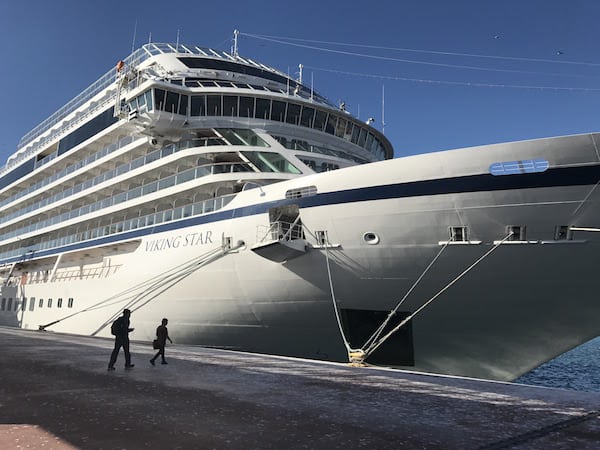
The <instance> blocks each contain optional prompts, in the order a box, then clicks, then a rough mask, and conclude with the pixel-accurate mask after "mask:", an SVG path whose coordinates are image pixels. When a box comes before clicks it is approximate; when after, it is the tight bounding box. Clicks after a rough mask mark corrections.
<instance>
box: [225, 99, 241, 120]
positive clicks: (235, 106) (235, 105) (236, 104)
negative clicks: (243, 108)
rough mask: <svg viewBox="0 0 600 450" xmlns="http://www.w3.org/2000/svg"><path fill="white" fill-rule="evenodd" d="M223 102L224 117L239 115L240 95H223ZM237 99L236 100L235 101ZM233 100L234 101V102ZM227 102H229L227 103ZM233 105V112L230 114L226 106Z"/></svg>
mask: <svg viewBox="0 0 600 450" xmlns="http://www.w3.org/2000/svg"><path fill="white" fill-rule="evenodd" d="M222 97H223V98H222V101H221V104H222V106H223V109H222V113H223V117H237V116H238V111H239V102H240V97H239V96H238V95H223V96H222ZM233 99H235V101H233ZM232 101H233V102H232ZM226 102H228V103H227V104H226ZM230 107H231V114H228V112H227V111H226V108H227V109H229V108H230Z"/></svg>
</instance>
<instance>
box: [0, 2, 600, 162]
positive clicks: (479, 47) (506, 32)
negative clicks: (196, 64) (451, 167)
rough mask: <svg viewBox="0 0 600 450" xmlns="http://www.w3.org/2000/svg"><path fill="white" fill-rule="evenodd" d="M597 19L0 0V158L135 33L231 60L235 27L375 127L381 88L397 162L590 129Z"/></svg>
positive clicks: (506, 9)
mask: <svg viewBox="0 0 600 450" xmlns="http://www.w3.org/2000/svg"><path fill="white" fill-rule="evenodd" d="M599 16H600V2H597V1H593V0H570V1H569V2H565V1H558V0H528V1H526V0H520V1H519V0H503V1H486V0H468V1H467V0H465V1H450V0H420V1H403V0H396V1H375V0H373V1H370V2H366V1H356V0H345V1H335V2H333V1H328V0H321V1H314V0H308V1H303V2H281V1H270V0H253V1H247V0H244V1H239V0H231V1H228V2H173V1H169V2H166V1H165V2H163V1H155V0H146V1H138V0H129V1H113V0H104V1H101V2H97V1H87V0H79V1H76V0H55V1H47V0H22V1H19V2H16V1H10V2H9V1H4V2H2V4H0V34H1V36H2V39H0V58H1V59H0V60H1V61H2V63H1V64H0V85H1V86H2V88H3V89H2V98H1V100H0V104H1V105H2V107H1V108H0V160H2V162H4V161H5V160H6V158H7V157H8V156H9V155H10V154H12V153H13V151H14V150H15V149H16V146H17V143H18V141H19V139H20V138H21V136H22V135H24V134H25V133H27V132H28V131H29V130H30V129H32V128H33V127H35V126H36V125H37V124H38V123H39V122H41V121H42V120H44V119H45V118H46V117H48V116H49V115H50V114H52V113H53V112H54V111H56V110H57V109H59V108H60V107H61V106H62V105H64V104H65V103H66V102H68V101H69V100H70V99H71V98H73V97H74V96H76V95H77V94H78V93H79V92H80V91H81V90H83V89H84V88H85V87H87V86H88V85H90V84H91V83H92V82H94V81H95V80H96V79H97V78H99V77H100V76H101V75H103V74H104V73H105V72H107V71H108V70H109V69H110V68H112V67H114V65H115V63H116V62H117V61H119V60H120V59H122V58H124V57H125V56H127V55H128V54H129V53H130V51H131V48H132V44H133V41H134V31H135V46H136V47H138V46H140V45H142V44H144V43H146V42H148V40H149V38H150V36H151V39H152V41H154V42H175V41H176V39H177V35H178V32H179V36H180V38H179V39H180V42H182V43H192V44H197V45H202V46H208V47H213V48H217V49H222V50H229V49H230V47H231V39H232V35H233V30H234V29H239V30H240V31H241V32H242V33H243V34H242V35H241V37H240V39H239V53H240V55H242V56H248V57H250V58H253V59H255V60H258V61H261V62H263V63H265V64H268V65H271V66H274V67H276V68H278V69H280V70H282V71H283V72H288V71H289V73H295V72H296V71H297V67H298V64H300V63H301V64H303V65H304V66H305V69H304V81H305V83H306V84H309V85H310V80H311V78H312V79H313V80H314V86H315V88H316V89H317V90H318V91H319V92H321V93H322V94H324V95H325V96H326V97H328V98H329V99H330V100H331V101H333V102H340V101H344V102H345V103H346V105H347V109H348V110H349V111H351V112H352V113H353V114H354V115H357V114H358V115H359V117H360V118H361V119H363V120H366V119H367V118H368V117H373V118H375V126H376V127H378V128H379V129H381V126H382V123H381V119H382V91H383V90H385V134H386V136H387V137H388V138H389V139H390V140H391V142H392V144H393V145H394V148H395V152H396V156H404V155H410V154H416V153H424V152H432V151H437V150H443V149H450V148H459V147H467V146H473V145H481V144H487V143H494V142H503V141H512V140H521V139H532V138H538V137H547V136H557V135H564V134H573V133H584V132H590V131H597V130H599V129H600V126H598V124H599V122H600V53H599V52H598V46H599V42H600V41H599V40H598V37H597V31H596V30H597V17H599ZM249 35H253V36H262V38H257V37H251V36H249ZM265 36H269V38H265ZM284 41H286V42H288V44H284V43H282V42H284ZM289 43H292V44H294V45H290V44H289ZM332 43H338V44H332ZM339 44H344V45H339ZM350 44H360V45H361V46H356V45H350ZM398 49H405V50H403V51H401V50H398ZM459 54H460V55H459ZM466 55H482V56H486V57H485V58H484V57H474V56H466ZM409 61H411V62H409ZM416 61H419V62H420V63H417V62H416ZM358 74H361V75H358ZM515 86H529V88H518V87H515Z"/></svg>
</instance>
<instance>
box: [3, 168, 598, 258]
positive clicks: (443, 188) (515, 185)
mask: <svg viewBox="0 0 600 450" xmlns="http://www.w3.org/2000/svg"><path fill="white" fill-rule="evenodd" d="M599 180H600V165H597V164H596V165H592V166H578V167H563V168H556V169H549V170H547V171H546V172H542V173H531V174H515V175H504V176H493V175H491V174H481V175H469V176H463V177H455V178H443V179H435V180H423V181H413V182H409V183H397V184H389V185H383V186H369V187H364V188H357V189H347V190H343V191H336V192H325V193H321V194H317V195H314V196H312V197H305V198H295V199H285V200H277V201H272V202H266V203H260V204H257V205H251V206H244V207H241V208H236V209H233V210H227V211H219V212H216V213H213V214H208V215H205V216H200V217H191V218H189V219H183V220H178V221H175V222H168V223H164V224H161V225H156V226H154V227H152V228H143V229H139V230H133V231H129V232H126V233H120V234H118V235H111V236H105V237H102V238H98V239H94V240H89V241H86V242H82V243H78V244H72V245H67V246H64V247H59V248H55V249H51V250H45V251H40V252H35V254H34V255H32V258H33V257H35V258H39V257H44V256H50V255H54V254H58V253H63V252H71V251H74V250H80V249H84V248H88V247H95V246H99V245H105V244H110V243H113V242H117V241H126V240H131V239H136V238H140V237H142V236H147V235H151V234H155V233H162V232H165V231H172V230H176V229H181V228H186V227H191V226H195V225H201V224H205V223H215V222H219V221H222V220H228V219H233V218H240V217H247V216H253V215H256V214H263V213H266V212H268V211H269V209H270V208H273V207H275V206H281V205H288V204H297V205H298V206H299V207H300V208H308V207H315V206H325V205H335V204H343V203H354V202H363V201H372V200H385V199H392V198H408V197H423V196H432V195H442V194H460V193H469V192H471V193H472V192H489V191H500V190H514V189H533V188H548V187H566V186H585V185H595V184H596V183H598V181H599ZM28 259H29V258H28ZM22 260H23V256H20V257H13V258H8V259H5V260H3V261H0V263H4V264H6V263H12V262H18V261H22Z"/></svg>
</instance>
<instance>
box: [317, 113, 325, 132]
mask: <svg viewBox="0 0 600 450" xmlns="http://www.w3.org/2000/svg"><path fill="white" fill-rule="evenodd" d="M326 120H327V113H326V112H325V111H321V110H320V109H317V113H316V114H315V130H319V131H323V128H325V121H326Z"/></svg>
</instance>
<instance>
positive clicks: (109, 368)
mask: <svg viewBox="0 0 600 450" xmlns="http://www.w3.org/2000/svg"><path fill="white" fill-rule="evenodd" d="M106 370H109V371H110V370H115V368H114V367H111V366H108V369H106Z"/></svg>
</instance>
